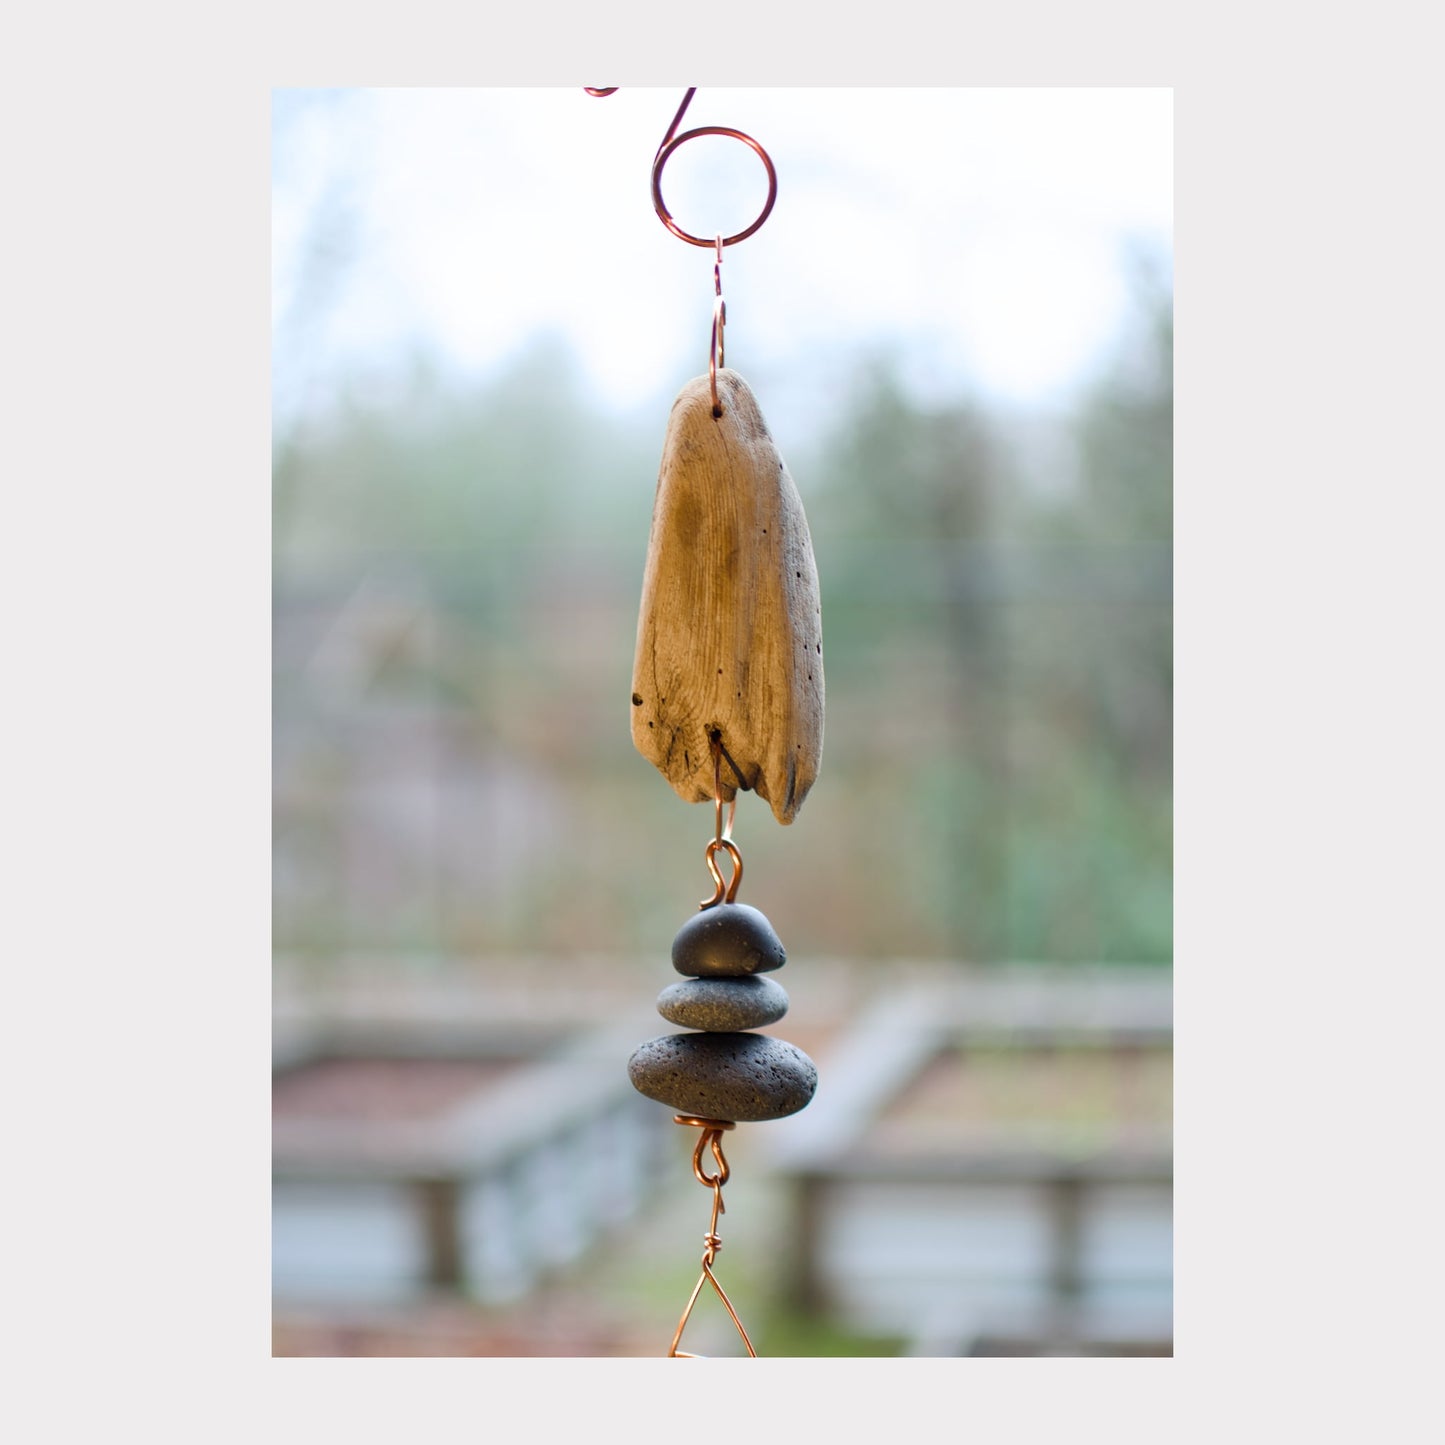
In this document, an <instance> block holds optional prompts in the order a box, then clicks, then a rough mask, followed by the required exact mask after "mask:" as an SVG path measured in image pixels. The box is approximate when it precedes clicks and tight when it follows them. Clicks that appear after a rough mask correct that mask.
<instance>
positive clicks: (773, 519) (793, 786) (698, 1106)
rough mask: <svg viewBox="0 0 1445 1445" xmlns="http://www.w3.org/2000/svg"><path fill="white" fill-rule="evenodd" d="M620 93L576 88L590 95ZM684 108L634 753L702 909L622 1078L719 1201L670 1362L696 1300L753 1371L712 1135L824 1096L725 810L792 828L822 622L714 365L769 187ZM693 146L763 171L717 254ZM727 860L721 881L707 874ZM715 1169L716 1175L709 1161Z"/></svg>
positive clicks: (744, 406) (676, 948) (813, 581)
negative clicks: (789, 1017) (695, 851)
mask: <svg viewBox="0 0 1445 1445" xmlns="http://www.w3.org/2000/svg"><path fill="white" fill-rule="evenodd" d="M616 89H617V87H616V86H612V87H608V88H601V89H593V88H591V87H588V88H587V94H589V95H594V96H604V95H611V94H613V92H614V91H615V90H616ZM694 94H696V87H695V86H694V87H692V88H691V89H689V90H688V92H687V94H686V95H685V96H684V97H683V100H682V104H681V105H680V106H679V107H678V110H677V114H676V115H675V116H673V118H672V124H671V125H670V126H669V127H668V131H667V134H666V135H665V136H664V137H663V139H662V144H661V145H660V146H659V147H658V150H657V154H656V156H655V157H654V159H653V163H652V204H653V206H654V208H655V209H656V211H657V214H658V216H659V218H660V219H661V221H662V223H663V225H664V226H666V227H667V229H668V230H669V231H671V232H672V234H673V235H674V236H676V237H677V238H678V239H679V240H682V241H686V242H687V243H688V244H689V245H692V246H703V247H710V248H711V249H712V250H713V252H714V261H713V287H714V292H715V297H714V301H713V318H712V338H711V341H710V343H709V346H708V364H707V375H706V376H699V377H697V378H696V379H694V380H692V381H690V382H688V383H687V385H686V386H684V387H683V389H682V391H681V392H680V393H679V394H678V397H677V400H676V401H675V402H673V405H672V414H671V417H670V418H669V421H668V426H667V433H666V436H665V438H664V441H663V448H662V463H661V467H660V469H659V472H658V478H657V494H656V498H655V500H654V503H653V512H652V530H651V535H650V537H649V540H648V547H647V564H646V568H645V571H644V574H643V582H642V606H641V611H640V614H639V617H638V623H637V652H636V657H635V660H634V663H633V672H632V741H633V743H634V745H635V746H636V748H637V750H638V751H639V752H640V753H641V754H642V755H643V757H645V758H647V759H648V760H649V761H650V762H652V763H653V764H654V765H655V766H656V767H657V768H658V770H659V771H660V772H661V773H662V775H663V777H665V778H666V779H667V781H668V782H669V783H670V784H671V786H672V788H673V790H674V791H675V792H676V793H677V795H678V796H679V797H680V798H682V799H683V801H684V802H688V803H704V802H711V803H712V804H713V807H714V827H713V836H712V838H711V839H710V840H709V842H708V844H707V847H706V849H705V851H704V860H705V862H706V864H707V869H708V872H709V874H710V875H711V877H712V880H713V885H714V891H713V895H712V897H710V898H707V899H704V900H703V902H702V904H701V907H700V909H699V911H698V912H697V913H695V914H694V915H693V916H692V917H691V918H689V919H688V921H687V922H686V923H685V924H683V926H682V928H681V929H680V930H679V931H678V934H677V936H676V938H674V939H673V943H672V964H673V967H674V968H675V969H676V970H677V972H678V973H680V974H681V975H683V977H682V979H681V981H679V982H675V983H673V984H671V985H669V986H668V987H666V988H664V989H663V990H662V993H661V994H660V995H659V997H658V1000H657V1011H658V1013H660V1014H661V1015H662V1017H663V1018H665V1019H666V1020H668V1022H670V1023H673V1024H677V1025H679V1026H680V1027H681V1028H683V1029H685V1030H687V1032H685V1033H671V1034H664V1035H662V1036H661V1037H659V1038H655V1039H651V1040H649V1041H648V1042H647V1043H644V1044H642V1045H641V1046H640V1047H639V1048H638V1049H637V1050H636V1051H635V1052H634V1053H633V1054H632V1057H631V1058H630V1059H629V1060H628V1063H627V1072H628V1076H629V1077H630V1078H631V1080H632V1083H633V1085H634V1087H635V1088H636V1089H637V1090H638V1091H639V1092H640V1093H642V1094H644V1095H646V1096H647V1097H648V1098H649V1099H655V1100H657V1101H658V1102H659V1103H662V1104H666V1105H667V1106H668V1107H669V1108H671V1109H674V1110H676V1111H677V1113H676V1114H675V1115H674V1122H676V1123H678V1124H681V1125H683V1126H685V1127H687V1128H691V1129H697V1130H699V1131H700V1132H699V1136H698V1139H697V1144H696V1147H695V1148H694V1149H693V1153H692V1168H693V1174H694V1176H695V1177H696V1178H697V1180H698V1181H699V1182H700V1183H701V1184H704V1185H706V1186H707V1187H708V1188H710V1189H711V1190H712V1192H713V1197H712V1218H711V1221H710V1223H709V1225H708V1231H707V1234H706V1235H705V1236H704V1242H705V1249H704V1251H703V1256H702V1273H701V1274H700V1275H699V1276H698V1281H697V1284H696V1286H695V1287H694V1288H693V1291H692V1296H691V1298H690V1299H689V1300H688V1302H687V1306H686V1308H685V1309H684V1310H683V1312H682V1318H681V1319H680V1320H679V1321H678V1325H677V1330H676V1332H675V1333H674V1335H673V1338H672V1344H671V1345H670V1346H669V1348H668V1352H667V1353H668V1356H669V1357H670V1358H678V1357H680V1358H687V1359H693V1358H697V1357H696V1356H694V1355H691V1354H690V1353H689V1352H688V1351H685V1350H680V1349H678V1344H679V1342H680V1341H681V1339H682V1333H683V1330H684V1329H685V1327H686V1325H687V1321H688V1317H689V1316H690V1315H691V1313H692V1309H693V1306H694V1305H695V1304H696V1303H697V1299H698V1295H699V1294H700V1292H701V1291H702V1288H703V1286H704V1284H711V1286H712V1287H713V1289H714V1290H715V1291H716V1292H717V1295H718V1297H719V1298H720V1299H721V1300H722V1303H723V1306H724V1307H725V1308H726V1310H727V1312H728V1315H729V1317H730V1318H731V1319H732V1322H733V1324H734V1325H735V1326H736V1327H737V1331H738V1334H739V1335H741V1336H742V1341H743V1344H744V1345H745V1346H746V1347H747V1352H748V1354H749V1355H753V1356H755V1355H756V1353H757V1352H756V1351H755V1350H754V1349H753V1346H752V1341H751V1340H750V1339H749V1338H748V1333H747V1331H746V1330H745V1329H744V1328H743V1325H742V1321H741V1320H739V1319H738V1316H737V1311H736V1310H734V1308H733V1306H732V1302H731V1301H730V1300H729V1299H728V1296H727V1293H726V1291H725V1290H724V1289H723V1287H722V1285H721V1284H719V1283H718V1279H717V1276H716V1275H715V1274H714V1273H713V1263H714V1261H715V1260H716V1258H717V1253H718V1250H719V1249H720V1248H721V1247H722V1240H721V1239H720V1238H719V1236H718V1232H717V1228H718V1217H719V1215H720V1214H722V1213H723V1212H724V1205H723V1198H722V1188H723V1185H724V1184H726V1183H727V1180H728V1174H729V1170H728V1163H727V1159H726V1158H725V1157H724V1154H723V1148H722V1138H723V1135H724V1133H726V1132H727V1131H729V1130H731V1129H733V1128H735V1127H736V1126H737V1125H738V1124H740V1123H755V1122H759V1121H761V1120H765V1119H781V1118H785V1117H786V1116H787V1115H789V1114H795V1113H797V1112H798V1110H800V1109H802V1108H804V1107H805V1106H806V1105H807V1104H808V1103H809V1101H810V1100H811V1099H812V1097H813V1094H814V1091H815V1090H816V1088H817V1083H818V1071H817V1068H816V1067H815V1065H814V1063H813V1061H812V1060H811V1059H810V1058H809V1057H808V1056H807V1054H805V1053H804V1052H803V1051H802V1050H801V1049H799V1048H797V1047H796V1046H795V1045H793V1044H790V1043H788V1042H786V1041H785V1040H783V1039H780V1038H774V1037H772V1036H770V1035H767V1034H761V1033H756V1032H753V1030H756V1029H759V1028H763V1027H766V1026H767V1025H768V1024H772V1023H776V1022H777V1021H778V1020H779V1019H781V1018H782V1017H783V1015H784V1014H785V1013H786V1012H787V1009H788V995H787V993H786V992H785V991H784V990H783V988H782V987H781V985H779V984H778V983H777V982H776V981H775V980H774V979H773V978H771V977H768V976H767V975H770V974H772V973H774V972H776V971H777V970H778V969H780V968H781V967H782V966H783V964H784V963H785V962H786V961H787V954H786V952H785V951H784V949H783V945H782V943H781V941H780V940H779V938H778V935H777V934H776V933H775V932H774V931H773V927H772V925H771V924H770V923H769V922H768V920H767V918H765V917H764V916H763V914H762V913H760V912H759V911H758V910H757V909H756V908H753V907H750V906H749V905H748V904H746V903H739V902H738V901H737V896H738V888H739V886H740V885H741V883H742V878H743V858H742V853H741V851H740V850H739V848H738V845H737V843H736V842H735V841H734V839H733V836H732V827H733V818H734V814H735V811H736V808H737V795H738V793H739V792H748V791H751V792H755V793H756V794H757V795H758V796H759V797H760V798H762V799H764V800H765V801H766V802H767V803H768V805H769V806H770V807H771V809H772V812H773V816H774V817H775V818H776V819H777V820H778V822H779V823H784V824H787V823H791V822H792V821H793V819H794V818H795V817H796V816H797V814H798V810H799V809H800V808H801V807H802V806H803V800H804V799H805V798H806V797H807V795H808V790H809V789H810V788H811V787H812V785H813V782H814V780H815V779H816V777H817V775H818V765H819V761H820V759H821V757H822V752H823V631H822V608H821V607H820V605H819V600H818V571H817V567H816V565H815V563H814V561H813V545H812V540H811V538H810V537H809V534H808V523H807V519H806V517H805V516H804V515H803V504H802V501H801V499H800V498H799V496H798V489H797V487H796V485H795V484H794V482H793V479H792V477H791V476H790V475H789V473H788V469H787V467H786V465H785V464H784V462H783V459H782V457H781V456H780V455H779V454H778V449H777V447H776V445H775V444H774V442H773V439H772V436H771V435H770V434H769V432H768V428H767V425H766V423H765V422H764V421H763V416H762V412H761V410H760V409H759V407H758V403H757V400H756V399H755V397H754V396H753V393H752V389H751V388H750V387H749V386H748V384H747V382H746V381H744V380H743V378H742V377H741V376H740V375H738V373H737V372H736V371H733V370H730V369H729V368H728V367H727V366H726V364H725V362H724V355H723V327H724V324H725V322H726V319H727V309H726V306H725V305H724V302H723V295H722V261H723V248H724V247H726V246H734V245H736V244H737V243H738V242H739V241H743V240H746V239H747V238H748V237H749V236H751V235H752V234H753V233H754V232H755V231H756V230H757V229H758V228H759V227H760V226H761V225H762V224H763V222H764V221H766V220H767V218H768V216H769V214H770V213H771V211H772V209H773V202H774V201H775V200H776V199H777V194H778V178H777V173H776V171H775V170H774V169H773V163H772V161H771V159H770V158H769V157H768V154H767V152H766V151H765V150H764V149H763V148H762V146H760V145H759V144H758V143H757V141H755V140H754V139H753V138H752V137H751V136H747V135H744V134H743V133H742V132H741V131H737V130H733V129H731V128H730V127H727V126H701V127H699V128H697V129H695V130H689V131H684V132H683V133H682V134H681V135H678V134H677V128H678V125H679V124H680V123H681V121H682V117H683V114H684V112H685V111H686V110H687V107H688V105H689V104H690V102H691V101H692V98H693V96H694ZM704 135H721V136H729V137H731V138H733V139H735V140H740V141H742V142H744V143H745V144H746V145H748V146H751V147H752V149H753V150H754V151H755V152H756V153H757V155H758V156H759V158H760V159H761V160H762V162H763V165H764V166H765V167H766V168H767V173H768V199H767V203H766V204H765V205H764V206H763V209H762V213H761V214H760V215H759V216H758V218H757V219H756V220H755V221H754V222H753V223H752V225H750V226H748V227H747V229H746V230H742V231H739V232H737V234H736V235H732V236H723V235H722V234H718V235H716V236H715V237H713V238H712V239H711V240H708V239H706V238H704V237H701V236H693V235H690V234H689V233H688V232H686V231H684V230H683V229H682V228H681V227H680V226H679V225H678V224H677V223H676V221H674V220H673V218H672V215H671V214H670V213H669V211H668V209H667V206H666V205H665V204H664V202H663V199H662V172H663V168H664V166H666V164H667V162H668V160H669V158H670V157H671V156H672V155H673V154H674V153H675V152H676V151H677V149H678V147H679V146H682V145H684V144H686V143H687V142H688V141H690V140H693V139H695V138H697V137H698V136H704ZM724 804H726V805H727V810H726V820H724V806H723V805H724ZM723 854H725V855H726V857H727V862H728V870H729V877H728V879H727V880H726V881H724V878H723V873H722V869H721V868H720V867H719V866H718V860H719V855H723ZM709 1152H710V1153H711V1155H712V1161H713V1164H714V1165H715V1170H714V1172H709V1170H708V1167H707V1163H706V1160H705V1158H704V1156H705V1154H707V1153H709Z"/></svg>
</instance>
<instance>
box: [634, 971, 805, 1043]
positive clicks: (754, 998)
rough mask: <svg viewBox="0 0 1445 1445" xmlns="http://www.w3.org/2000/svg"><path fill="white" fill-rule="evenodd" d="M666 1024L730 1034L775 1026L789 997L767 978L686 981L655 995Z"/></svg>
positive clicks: (780, 986)
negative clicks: (764, 1026)
mask: <svg viewBox="0 0 1445 1445" xmlns="http://www.w3.org/2000/svg"><path fill="white" fill-rule="evenodd" d="M657 1011H658V1013H660V1014H661V1015H662V1016H663V1018H665V1019H666V1020H667V1021H668V1022H669V1023H674V1024H681V1025H682V1026H683V1028H685V1029H704V1030H706V1031H707V1032H709V1033H733V1032H736V1031H738V1030H741V1029H760V1028H762V1027H763V1025H764V1024H775V1023H777V1021H778V1020H779V1019H780V1018H782V1016H783V1015H784V1014H785V1013H787V1011H788V994H787V990H786V989H784V988H783V986H782V985H781V984H780V983H775V982H774V981H773V980H772V979H770V978H760V977H757V976H756V975H755V976H753V977H751V978H687V979H683V980H681V981H680V982H678V983H670V984H668V986H667V987H666V988H665V989H663V991H662V992H661V993H660V994H658V996H657Z"/></svg>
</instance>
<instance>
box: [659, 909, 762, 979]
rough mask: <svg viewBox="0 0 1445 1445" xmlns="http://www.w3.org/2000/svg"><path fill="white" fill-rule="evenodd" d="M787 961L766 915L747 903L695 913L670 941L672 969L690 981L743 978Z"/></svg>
mask: <svg viewBox="0 0 1445 1445" xmlns="http://www.w3.org/2000/svg"><path fill="white" fill-rule="evenodd" d="M787 961H788V955H787V953H786V952H785V951H784V949H783V944H782V940H781V939H779V937H778V935H777V934H776V933H774V932H773V925H772V924H771V923H769V922H768V920H767V917H766V915H764V914H763V913H761V912H759V911H758V910H757V909H756V908H754V907H752V905H751V904H748V903H715V904H714V905H713V906H712V907H711V908H704V909H702V910H701V911H700V912H698V913H694V914H693V916H692V917H691V918H689V919H688V920H687V922H686V923H684V924H683V925H682V927H681V928H679V929H678V930H677V937H676V938H674V939H673V940H672V966H673V967H674V968H675V969H676V970H677V971H678V972H679V973H685V974H687V975H688V976H689V977H690V978H746V977H747V976H748V975H749V974H753V973H771V972H772V971H773V969H775V968H781V967H782V966H783V965H784V964H785V963H786V962H787Z"/></svg>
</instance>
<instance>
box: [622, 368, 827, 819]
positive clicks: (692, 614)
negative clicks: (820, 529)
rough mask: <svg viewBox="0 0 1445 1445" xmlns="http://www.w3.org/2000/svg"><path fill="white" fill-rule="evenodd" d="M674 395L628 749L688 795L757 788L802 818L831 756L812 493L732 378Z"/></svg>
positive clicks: (645, 586) (781, 814)
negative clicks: (807, 501)
mask: <svg viewBox="0 0 1445 1445" xmlns="http://www.w3.org/2000/svg"><path fill="white" fill-rule="evenodd" d="M717 388H718V399H719V401H720V403H721V405H722V407H723V414H722V416H721V417H718V418H714V416H713V414H712V393H711V390H710V388H709V385H708V379H707V377H706V376H701V377H698V378H696V379H695V380H693V381H690V382H689V383H688V384H687V385H686V386H685V387H683V389H682V391H681V392H680V393H679V394H678V398H677V400H676V401H675V402H674V403H673V405H672V415H671V417H670V418H669V420H668V426H667V436H666V439H665V440H664V442H663V449H662V465H661V468H660V470H659V472H658V478H657V496H656V499H655V501H654V503H653V509H652V532H651V536H650V538H649V541H648V548H647V567H646V570H645V573H644V576H643V582H642V608H641V612H640V615H639V617H638V623H637V655H636V658H635V661H634V664H633V670H632V741H633V743H634V744H635V746H636V748H637V750H638V752H640V753H641V754H642V755H643V757H645V758H647V759H648V761H650V762H651V763H653V764H654V765H655V766H656V767H657V768H658V769H659V770H660V771H661V773H662V774H663V776H664V777H665V778H666V779H667V781H668V782H669V783H670V784H671V785H672V787H673V789H674V790H675V791H676V792H677V794H678V796H679V797H681V798H682V799H684V801H686V802H689V803H701V802H709V801H711V799H712V798H713V796H714V778H715V774H714V756H715V754H714V751H713V747H714V743H715V742H716V743H717V744H719V745H720V747H721V754H720V757H721V764H720V778H721V784H722V797H723V799H724V801H730V800H731V799H732V798H733V797H734V796H735V794H736V792H737V789H738V788H739V787H741V788H745V789H753V790H754V791H756V793H757V794H758V796H759V797H760V798H763V799H765V800H766V801H767V802H768V803H769V805H770V806H771V807H772V810H773V816H774V817H775V818H776V819H777V820H778V822H780V823H791V822H792V821H793V819H794V818H795V817H796V816H797V813H798V809H799V808H801V807H802V805H803V799H804V798H806V797H807V795H808V789H809V788H811V787H812V786H813V782H814V780H815V779H816V778H817V776H818V765H819V762H820V761H821V759H822V754H823V618H822V608H821V606H820V604H819V600H818V569H817V566H816V564H815V563H814V561H813V543H812V539H811V537H810V536H809V534H808V522H807V518H806V517H805V516H804V515H803V503H802V499H801V498H800V497H799V496H798V489H797V486H796V484H795V483H794V481H793V479H792V477H791V476H790V475H789V473H788V469H787V467H786V466H785V465H784V463H783V459H782V457H781V456H779V455H778V449H777V447H776V446H775V445H774V442H773V439H772V436H771V435H770V434H769V432H768V428H767V425H766V423H765V422H764V421H763V417H762V413H761V412H760V411H759V410H758V404H757V401H756V400H755V398H754V397H753V393H752V391H751V389H750V388H749V387H748V384H747V382H746V381H744V380H743V378H742V377H741V376H739V375H738V374H737V372H735V371H732V370H730V369H726V368H725V369H723V370H721V371H719V372H718V374H717Z"/></svg>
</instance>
